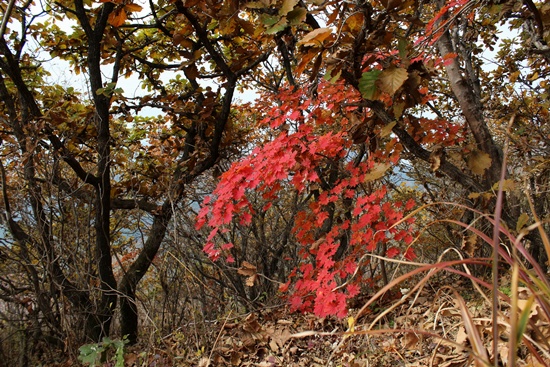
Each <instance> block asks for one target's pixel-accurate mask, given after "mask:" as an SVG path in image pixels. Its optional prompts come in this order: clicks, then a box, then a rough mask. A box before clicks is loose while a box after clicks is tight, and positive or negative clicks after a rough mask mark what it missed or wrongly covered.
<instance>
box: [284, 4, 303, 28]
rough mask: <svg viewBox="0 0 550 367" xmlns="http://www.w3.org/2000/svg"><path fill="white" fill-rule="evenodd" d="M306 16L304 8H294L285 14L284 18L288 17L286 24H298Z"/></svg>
mask: <svg viewBox="0 0 550 367" xmlns="http://www.w3.org/2000/svg"><path fill="white" fill-rule="evenodd" d="M306 16H307V10H306V9H304V8H296V9H294V10H292V11H290V12H288V14H287V15H286V19H288V24H290V25H298V24H300V23H302V22H303V21H305V20H306Z"/></svg>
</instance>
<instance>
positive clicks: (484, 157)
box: [468, 150, 491, 175]
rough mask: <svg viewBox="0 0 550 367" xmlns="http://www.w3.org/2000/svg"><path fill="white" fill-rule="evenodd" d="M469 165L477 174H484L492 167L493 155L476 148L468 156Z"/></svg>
mask: <svg viewBox="0 0 550 367" xmlns="http://www.w3.org/2000/svg"><path fill="white" fill-rule="evenodd" d="M468 167H469V168H470V170H471V171H472V172H473V173H475V174H476V175H482V174H483V173H484V172H485V170H486V169H487V168H489V167H491V157H489V154H487V153H485V152H482V151H480V150H474V151H473V152H472V153H470V155H469V156H468Z"/></svg>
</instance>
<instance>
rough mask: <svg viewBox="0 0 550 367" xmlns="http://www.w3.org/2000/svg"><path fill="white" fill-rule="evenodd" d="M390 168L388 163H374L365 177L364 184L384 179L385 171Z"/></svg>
mask: <svg viewBox="0 0 550 367" xmlns="http://www.w3.org/2000/svg"><path fill="white" fill-rule="evenodd" d="M390 167H391V165H390V164H388V163H376V164H375V165H374V167H372V169H371V170H370V172H369V173H367V174H366V175H365V182H368V181H374V180H377V179H379V178H381V177H384V175H385V174H386V171H387V170H388V169H389V168H390Z"/></svg>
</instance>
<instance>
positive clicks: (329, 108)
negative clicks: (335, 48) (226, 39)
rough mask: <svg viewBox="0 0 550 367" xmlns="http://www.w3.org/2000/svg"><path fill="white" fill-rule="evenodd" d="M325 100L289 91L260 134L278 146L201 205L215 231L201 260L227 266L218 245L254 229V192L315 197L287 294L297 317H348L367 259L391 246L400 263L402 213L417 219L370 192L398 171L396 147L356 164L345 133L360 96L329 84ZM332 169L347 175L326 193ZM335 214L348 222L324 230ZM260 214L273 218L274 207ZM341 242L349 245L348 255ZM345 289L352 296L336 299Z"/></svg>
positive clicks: (203, 220) (302, 224)
mask: <svg viewBox="0 0 550 367" xmlns="http://www.w3.org/2000/svg"><path fill="white" fill-rule="evenodd" d="M319 91H320V93H319V96H318V97H317V98H316V99H305V100H303V97H304V95H306V92H305V91H303V90H298V91H295V92H291V91H285V92H283V93H281V94H280V95H279V96H278V100H279V101H280V104H272V105H267V106H266V105H264V106H263V107H262V106H260V111H262V113H264V114H265V116H266V117H265V119H264V120H263V121H262V124H263V125H264V126H269V127H271V128H272V129H275V130H274V131H275V132H276V133H277V134H276V136H275V137H274V138H272V140H271V141H268V142H267V143H265V144H263V145H261V146H259V147H257V148H255V149H254V150H253V152H252V153H251V154H250V155H249V156H247V157H245V158H244V159H242V160H241V161H239V162H236V163H235V164H233V166H232V167H231V168H230V169H229V170H228V171H227V172H225V173H224V174H223V175H222V176H221V179H220V182H219V184H218V186H217V188H216V190H215V191H214V192H213V194H212V196H211V197H208V198H207V199H206V200H205V202H204V203H203V207H202V209H201V211H200V213H199V215H198V218H197V228H198V229H200V228H202V227H203V226H205V225H207V226H208V227H209V228H211V232H210V235H209V236H208V241H207V243H206V245H205V246H204V251H205V252H206V253H207V254H208V255H209V257H210V258H211V259H212V260H217V259H219V258H220V257H225V258H226V259H227V260H229V261H233V258H232V257H230V255H228V252H227V251H226V250H225V249H227V245H226V246H221V247H217V246H216V245H215V243H214V239H215V237H216V235H217V234H218V232H219V231H224V230H227V228H228V225H229V224H230V223H231V222H232V221H237V222H239V223H240V224H241V225H248V224H250V222H251V219H252V215H254V212H253V209H252V205H251V203H250V202H249V200H248V198H247V192H248V191H251V190H255V191H257V192H259V193H261V194H262V197H263V199H265V201H266V202H268V203H269V202H270V201H272V200H275V199H277V197H278V196H277V195H278V192H279V191H280V190H281V189H282V187H283V186H285V187H288V186H289V185H290V186H291V187H293V188H294V189H295V190H297V192H298V193H302V194H308V193H312V192H315V194H314V195H310V196H311V199H310V200H309V202H308V205H307V208H305V209H304V210H302V211H300V212H298V213H297V215H296V217H295V218H294V235H295V238H296V240H297V241H298V243H300V244H301V248H300V250H299V255H300V257H301V260H302V261H301V265H300V266H299V267H298V268H297V269H295V270H294V271H293V272H292V274H291V276H290V278H289V280H288V282H287V283H286V284H285V285H284V286H283V287H281V289H282V290H283V291H286V290H290V291H291V296H290V299H289V301H290V304H291V307H292V309H293V310H300V311H313V312H314V313H315V314H317V315H319V316H327V315H337V316H344V315H345V314H346V312H347V307H346V304H347V300H348V299H349V298H352V297H354V296H356V295H357V294H358V293H359V292H360V285H361V284H364V282H365V281H369V280H368V279H365V275H362V274H360V273H361V272H356V270H357V268H358V267H361V266H365V265H366V264H368V261H369V260H368V258H366V257H365V254H367V253H369V252H374V251H376V250H377V249H379V248H381V247H380V246H381V245H384V246H385V248H387V252H386V253H385V254H384V255H385V256H388V257H395V256H397V255H398V254H399V253H401V249H400V247H399V246H398V245H399V244H405V245H410V244H411V243H412V240H413V236H412V234H411V232H410V230H409V228H408V224H410V223H411V219H409V220H406V221H403V213H404V212H405V211H408V210H410V209H412V207H413V206H414V202H413V201H412V200H410V201H409V202H407V203H405V204H403V203H400V202H396V201H395V200H392V199H391V198H388V194H387V189H386V187H385V186H384V185H381V184H376V185H374V184H373V183H375V182H377V179H379V178H381V177H383V176H384V174H385V173H386V172H387V171H388V172H389V171H391V169H392V168H391V167H392V165H393V164H395V163H396V162H397V160H398V158H399V147H398V144H396V140H395V139H393V138H389V139H388V142H387V144H385V145H384V148H383V149H380V151H379V152H376V154H371V155H369V156H368V157H366V158H365V159H362V160H360V161H359V162H356V161H355V160H354V159H353V158H354V156H355V155H356V154H357V152H356V149H355V147H354V144H353V139H352V137H351V136H350V135H351V134H350V133H348V130H349V126H350V125H351V122H350V120H349V119H348V117H347V116H351V115H354V116H357V115H358V114H359V113H360V112H361V111H360V110H359V108H358V107H357V104H354V102H355V101H356V100H357V98H358V95H357V93H356V92H355V91H354V90H351V89H346V88H344V87H343V85H341V84H329V83H323V84H322V85H320V86H319ZM367 117H368V116H365V118H367ZM355 118H357V117H355ZM335 162H337V163H335ZM327 164H333V165H334V164H336V165H337V166H338V167H340V168H339V172H340V174H339V177H338V178H337V179H336V180H335V182H333V183H332V185H331V187H330V189H325V190H321V189H319V187H321V186H322V185H320V181H321V177H319V174H320V172H321V171H322V168H323V167H325V166H326V165H327ZM367 187H370V189H366V188H367ZM334 206H336V207H338V208H342V210H348V211H349V212H350V214H351V215H350V216H349V217H348V219H345V218H344V217H342V216H340V217H338V218H333V221H332V222H333V223H332V225H331V226H330V228H327V229H326V230H324V229H323V228H325V227H326V223H328V222H327V221H329V219H330V208H331V207H334ZM346 208H347V209H346ZM263 209H264V210H269V204H268V205H266V207H264V208H263ZM350 218H351V219H350ZM344 236H345V237H346V238H347V239H348V240H346V243H345V245H344V244H343V242H342V241H343V240H342V239H343V237H344ZM340 246H346V248H344V249H343V250H344V251H342V253H343V254H345V255H343V256H337V252H338V251H339V247H340ZM224 248H225V249H224ZM404 255H405V257H407V258H408V259H413V258H414V256H415V255H414V252H413V251H412V249H411V248H408V249H406V252H405V253H404ZM228 256H229V258H228ZM356 273H357V274H356ZM358 274H359V275H358ZM344 282H347V284H346V286H345V287H341V288H338V290H336V288H337V287H339V286H340V285H342V284H343V283H344ZM291 285H292V286H291Z"/></svg>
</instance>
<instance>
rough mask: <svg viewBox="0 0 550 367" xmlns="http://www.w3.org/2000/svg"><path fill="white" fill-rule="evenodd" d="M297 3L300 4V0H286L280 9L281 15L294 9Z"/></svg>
mask: <svg viewBox="0 0 550 367" xmlns="http://www.w3.org/2000/svg"><path fill="white" fill-rule="evenodd" d="M296 4H298V0H284V1H283V5H282V6H281V8H280V9H279V15H281V16H284V15H287V14H288V13H289V12H290V11H291V10H292V9H294V6H295V5H296Z"/></svg>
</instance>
